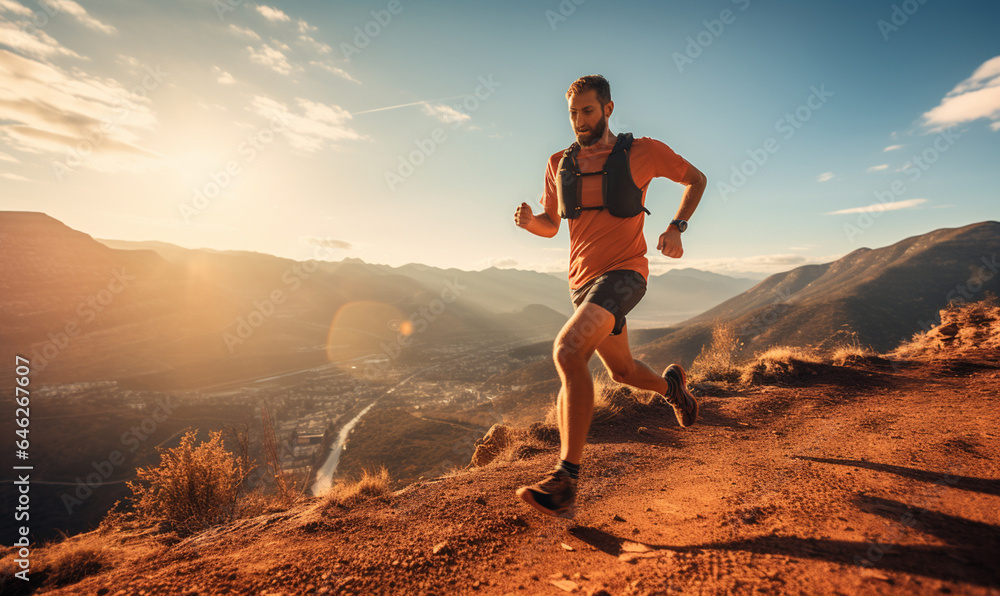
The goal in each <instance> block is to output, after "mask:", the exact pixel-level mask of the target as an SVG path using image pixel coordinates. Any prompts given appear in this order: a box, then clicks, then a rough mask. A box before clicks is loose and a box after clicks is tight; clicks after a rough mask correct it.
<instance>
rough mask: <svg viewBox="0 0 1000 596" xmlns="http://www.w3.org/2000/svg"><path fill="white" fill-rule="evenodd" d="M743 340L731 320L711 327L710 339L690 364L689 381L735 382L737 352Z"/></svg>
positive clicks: (738, 373) (737, 375)
mask: <svg viewBox="0 0 1000 596" xmlns="http://www.w3.org/2000/svg"><path fill="white" fill-rule="evenodd" d="M742 349H743V342H742V341H741V340H740V338H739V336H738V335H737V333H736V326H735V324H734V323H733V322H732V321H729V322H719V323H716V324H715V327H713V328H712V341H711V343H710V344H708V345H707V346H705V347H703V348H702V349H701V353H700V354H698V356H697V357H696V358H695V359H694V362H693V363H692V364H691V372H690V377H691V381H692V382H695V383H701V382H706V381H725V382H728V383H735V382H737V381H739V379H740V373H741V372H742V371H741V368H740V365H739V352H740V351H741V350H742Z"/></svg>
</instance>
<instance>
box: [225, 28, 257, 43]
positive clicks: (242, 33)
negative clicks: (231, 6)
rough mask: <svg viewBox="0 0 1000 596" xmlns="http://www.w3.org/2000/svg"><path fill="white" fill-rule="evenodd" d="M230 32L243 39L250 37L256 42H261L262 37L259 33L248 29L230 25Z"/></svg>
mask: <svg viewBox="0 0 1000 596" xmlns="http://www.w3.org/2000/svg"><path fill="white" fill-rule="evenodd" d="M229 30H230V31H232V32H233V33H235V34H237V35H239V36H241V37H249V38H250V39H252V40H254V41H260V35H257V32H256V31H254V30H252V29H249V28H247V27H240V26H239V25H229Z"/></svg>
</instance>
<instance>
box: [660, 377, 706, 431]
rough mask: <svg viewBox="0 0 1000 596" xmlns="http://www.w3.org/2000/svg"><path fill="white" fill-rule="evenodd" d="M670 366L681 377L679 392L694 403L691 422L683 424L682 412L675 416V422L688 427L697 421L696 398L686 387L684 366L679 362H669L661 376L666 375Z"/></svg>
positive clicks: (682, 426)
mask: <svg viewBox="0 0 1000 596" xmlns="http://www.w3.org/2000/svg"><path fill="white" fill-rule="evenodd" d="M671 368H673V369H674V370H676V371H677V373H678V374H679V375H680V377H681V392H682V393H683V394H684V395H685V396H686V397H687V398H688V399H690V400H691V403H693V404H694V413H693V414H691V422H690V424H684V416H683V414H682V415H681V416H677V424H679V425H680V426H681V428H688V427H690V426H692V425H693V424H694V423H695V422H697V421H698V400H697V399H695V396H694V395H693V394H692V393H691V392H690V391H688V389H687V373H685V372H684V367H682V366H681V365H679V364H671V365H670V366H668V367H667V370H665V371H663V376H664V377H666V376H667V371H668V370H670V369H671ZM681 411H682V412H683V410H681ZM675 414H676V412H675Z"/></svg>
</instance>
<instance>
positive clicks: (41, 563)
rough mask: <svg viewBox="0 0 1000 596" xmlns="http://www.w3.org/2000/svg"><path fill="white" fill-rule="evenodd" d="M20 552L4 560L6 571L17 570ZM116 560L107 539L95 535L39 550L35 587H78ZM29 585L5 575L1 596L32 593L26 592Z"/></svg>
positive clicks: (34, 562) (33, 571) (33, 577)
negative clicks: (3, 595) (84, 580)
mask: <svg viewBox="0 0 1000 596" xmlns="http://www.w3.org/2000/svg"><path fill="white" fill-rule="evenodd" d="M16 553H17V551H16V550H12V551H11V552H10V554H8V555H6V556H4V557H3V558H0V565H3V567H4V569H9V570H12V571H13V570H17V565H15V563H14V559H15V558H16V557H17V554H16ZM113 559H114V557H112V556H111V555H110V551H109V549H108V547H107V544H106V543H105V541H104V539H103V538H102V537H101V536H99V535H97V534H95V533H87V534H82V535H80V536H75V537H72V538H65V537H64V540H63V541H61V542H54V543H51V544H48V545H46V546H44V547H41V548H38V547H35V548H34V549H33V550H32V554H31V574H30V576H29V577H31V583H32V584H36V585H35V587H34V589H35V590H38V589H40V588H41V587H43V586H44V587H46V588H56V587H59V586H65V585H68V584H74V583H76V582H78V581H80V580H82V579H84V578H85V577H88V576H90V575H95V574H97V573H100V572H102V571H105V570H107V569H110V568H111V567H112V564H111V562H112V560H113ZM27 583H28V582H25V581H24V580H22V579H20V578H17V577H15V576H13V575H10V574H6V573H5V574H3V578H2V579H0V593H2V594H19V593H28V591H26V590H24V587H25V585H26V584H27Z"/></svg>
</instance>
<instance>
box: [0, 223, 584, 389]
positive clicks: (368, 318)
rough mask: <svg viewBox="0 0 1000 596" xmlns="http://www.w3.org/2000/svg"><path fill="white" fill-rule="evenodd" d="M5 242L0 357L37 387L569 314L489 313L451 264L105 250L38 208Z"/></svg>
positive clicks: (371, 346)
mask: <svg viewBox="0 0 1000 596" xmlns="http://www.w3.org/2000/svg"><path fill="white" fill-rule="evenodd" d="M0 242H2V245H3V248H4V259H3V260H2V263H0V274H2V275H0V291H2V294H0V325H2V332H0V351H2V352H3V353H4V354H8V355H11V357H12V355H13V354H14V353H18V354H22V355H25V356H28V357H29V358H32V360H33V361H34V364H35V368H34V372H35V373H36V377H35V379H34V381H35V382H43V383H65V382H84V381H94V380H109V379H113V380H119V381H124V382H125V385H126V386H134V387H137V388H154V387H155V388H195V387H200V386H206V385H211V384H218V383H223V382H232V381H237V380H244V379H252V378H258V377H262V376H266V375H269V374H276V373H280V372H285V371H292V370H300V369H303V368H308V367H312V366H316V365H317V364H320V363H322V362H326V361H328V360H329V359H333V360H347V359H352V358H358V357H362V356H365V355H369V354H380V353H382V347H381V346H382V345H383V344H384V343H386V342H391V341H395V340H396V339H397V336H398V334H399V333H400V332H401V328H400V325H401V324H402V323H403V322H404V321H408V323H407V324H408V325H410V326H411V328H410V330H409V331H410V333H411V334H412V336H413V338H412V342H411V343H412V345H414V346H419V345H423V344H428V343H433V342H438V343H440V342H451V343H454V342H455V341H458V340H459V339H467V338H469V337H481V336H484V337H491V338H492V337H496V338H498V340H500V339H503V338H510V337H521V336H529V337H530V336H534V335H537V334H538V333H539V332H540V331H541V332H549V333H554V332H555V331H556V330H558V328H559V327H560V326H561V325H562V324H563V322H565V319H566V317H565V315H564V314H561V313H559V312H556V311H555V310H554V309H552V308H551V307H548V306H545V305H537V304H535V305H533V304H532V303H531V302H527V303H524V304H521V305H518V304H512V305H509V307H508V308H506V309H504V310H503V311H491V310H489V309H486V308H484V307H483V306H481V305H478V304H476V303H475V301H474V300H472V299H470V298H469V295H470V294H474V292H475V291H476V288H475V286H474V285H472V286H470V285H469V284H466V283H464V282H462V281H461V280H459V281H457V282H456V281H455V279H454V276H451V275H448V274H447V273H448V272H445V274H443V275H441V276H439V277H438V278H437V279H436V280H431V279H430V278H428V277H427V276H426V275H425V276H423V278H422V279H423V281H421V280H418V279H414V278H413V277H410V276H408V275H405V274H403V273H400V272H399V271H393V270H389V271H384V270H380V269H379V268H378V267H371V266H369V265H367V264H365V263H363V262H361V261H357V260H355V261H353V262H352V260H345V261H344V262H340V263H301V262H297V261H292V260H289V259H282V258H278V257H274V256H271V255H266V254H260V253H248V252H220V251H208V250H188V249H183V248H180V247H175V246H171V245H167V244H163V243H139V244H132V245H131V246H129V249H122V248H110V247H108V246H106V245H105V244H102V243H100V242H97V241H95V240H94V239H93V238H91V237H90V236H88V235H87V234H84V233H82V232H78V231H76V230H73V229H71V228H69V227H67V226H66V225H64V224H62V223H61V222H59V221H57V220H55V219H53V218H52V217H49V216H48V215H45V214H43V213H32V212H0ZM532 275H536V276H539V277H543V278H544V276H541V275H540V274H532ZM499 283H500V282H498V285H499ZM551 283H552V284H553V285H557V283H558V282H556V281H552V282H551ZM463 285H465V286H469V287H465V288H463V287H462V286H463ZM480 285H481V284H480ZM546 330H547V331H546ZM411 352H413V351H412V350H411Z"/></svg>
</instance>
